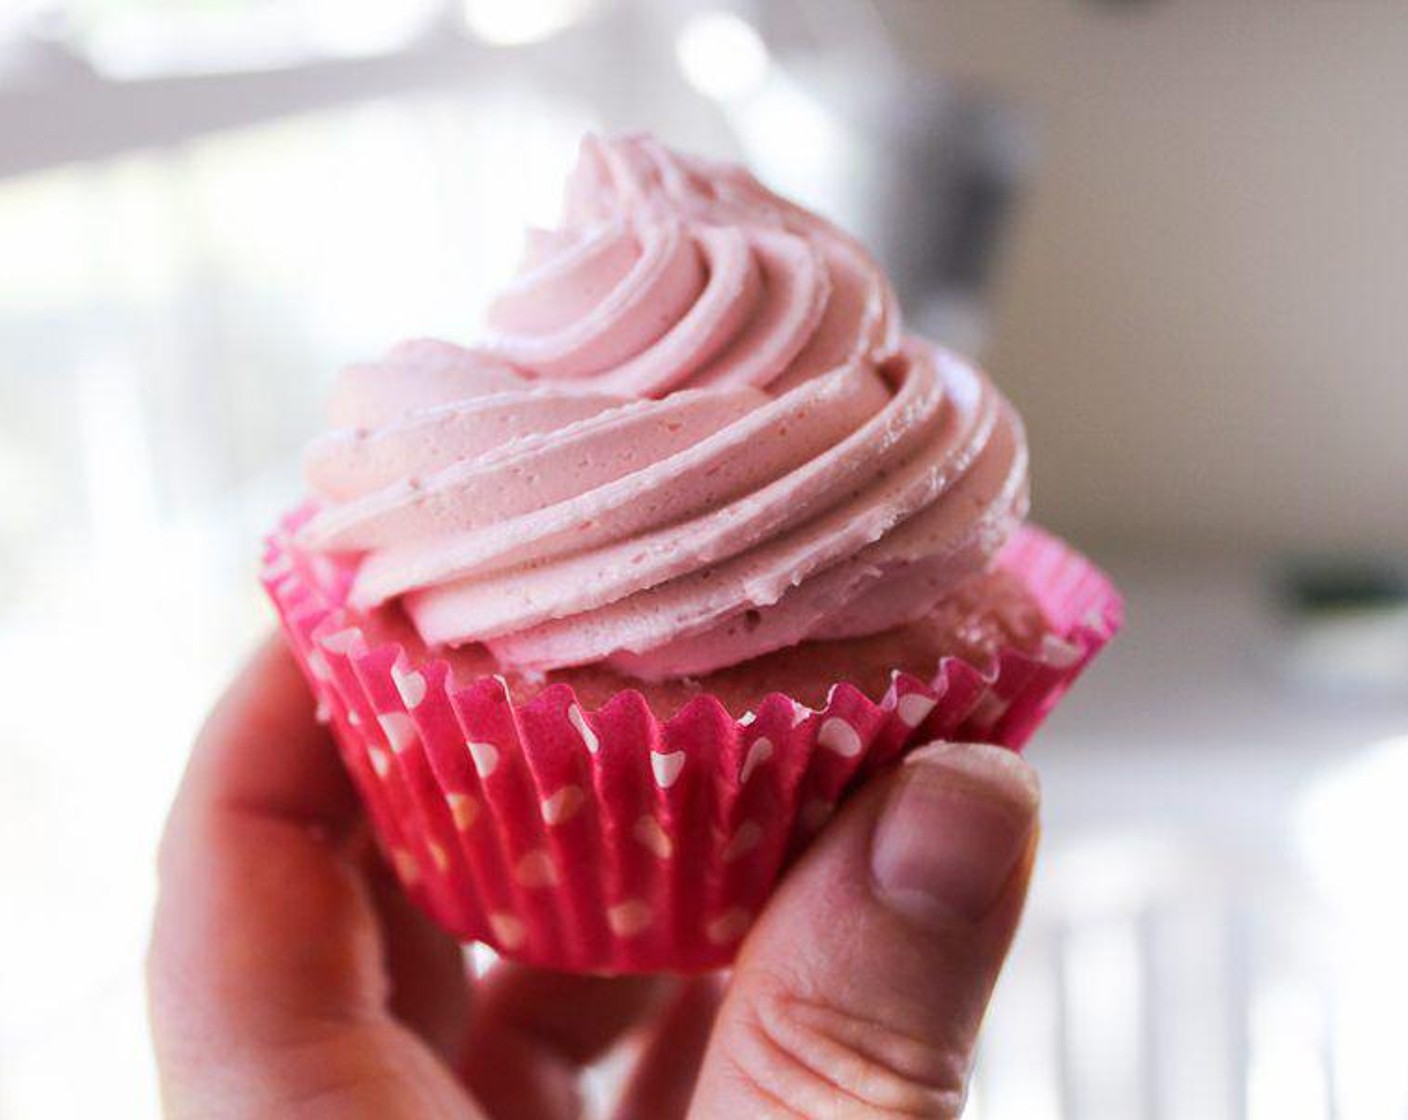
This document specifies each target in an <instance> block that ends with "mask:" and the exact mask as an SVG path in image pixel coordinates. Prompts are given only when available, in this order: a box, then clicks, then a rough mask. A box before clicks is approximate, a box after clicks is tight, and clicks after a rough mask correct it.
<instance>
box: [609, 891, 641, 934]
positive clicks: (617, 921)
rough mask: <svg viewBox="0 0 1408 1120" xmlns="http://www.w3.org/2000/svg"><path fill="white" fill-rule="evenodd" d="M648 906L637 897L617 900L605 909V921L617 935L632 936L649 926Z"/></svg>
mask: <svg viewBox="0 0 1408 1120" xmlns="http://www.w3.org/2000/svg"><path fill="white" fill-rule="evenodd" d="M651 918H652V914H651V912H650V907H649V906H648V905H646V903H644V902H642V901H641V900H640V899H638V898H632V899H627V900H626V901H625V902H618V903H617V904H616V905H615V906H612V907H610V908H609V909H608V910H607V911H606V922H607V924H608V925H609V926H610V927H611V932H612V933H614V934H615V935H616V936H617V937H634V936H635V935H636V934H638V933H641V932H642V931H643V930H645V929H647V928H648V927H649V926H650V921H651Z"/></svg>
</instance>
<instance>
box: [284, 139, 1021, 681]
mask: <svg viewBox="0 0 1408 1120" xmlns="http://www.w3.org/2000/svg"><path fill="white" fill-rule="evenodd" d="M332 414H333V420H334V423H335V424H336V425H337V429H336V430H334V431H332V432H331V433H329V434H327V435H325V436H323V437H321V438H320V439H319V440H318V441H317V442H316V443H315V444H314V445H313V447H312V448H311V449H310V452H309V455H308V463H307V470H308V478H309V482H310V485H311V487H312V489H313V492H314V494H315V495H316V496H317V498H318V499H319V501H320V509H319V511H318V513H317V515H316V516H315V517H313V518H312V520H310V521H309V522H308V524H307V525H306V526H305V527H304V529H303V530H302V534H301V541H300V543H301V544H302V545H303V546H304V547H307V548H312V549H322V550H330V551H337V552H351V553H357V554H362V560H361V563H360V566H359V568H358V572H357V578H356V582H355V584H354V587H353V591H352V602H353V604H354V605H355V606H357V607H359V608H362V609H370V608H373V607H376V606H378V605H380V604H383V603H386V602H388V601H390V600H393V599H398V598H399V599H400V601H401V603H402V604H403V605H404V607H405V608H406V610H407V612H408V613H409V615H410V617H411V619H412V620H413V621H414V623H415V625H416V627H417V629H418V630H419V631H420V633H421V635H422V637H423V638H424V639H425V640H426V641H427V642H428V643H431V644H449V645H456V644H462V643H467V642H483V643H485V644H486V645H487V646H488V647H489V649H490V650H491V651H492V652H493V653H494V655H495V656H496V657H497V658H498V660H499V661H500V663H501V664H504V665H506V666H510V667H512V668H515V669H517V670H520V671H544V670H550V669H556V668H563V667H568V666H574V665H582V664H588V663H594V662H602V661H605V662H607V663H609V664H611V665H612V666H614V667H616V668H618V669H620V670H622V671H625V672H628V673H630V674H633V675H635V676H638V677H641V678H644V679H660V678H665V677H677V676H687V675H695V674H702V673H707V672H709V671H711V670H714V669H718V668H722V667H724V666H728V665H732V664H736V663H738V662H740V661H743V660H746V659H748V658H750V657H754V656H757V655H758V654H761V653H765V652H768V651H770V650H774V649H778V648H781V647H784V646H788V645H792V644H795V643H797V642H799V641H801V640H803V639H807V638H842V637H851V636H858V635H863V634H867V633H874V632H877V631H880V630H883V629H887V628H889V627H892V626H896V625H900V624H903V623H905V622H909V621H912V620H914V619H917V618H919V617H921V616H923V615H924V614H926V613H927V612H928V611H930V610H931V609H932V608H933V607H934V605H935V604H936V603H937V602H939V601H940V600H941V599H942V598H943V597H944V596H945V594H947V593H948V592H949V591H950V590H951V589H952V588H953V587H954V586H955V584H956V583H958V582H959V581H961V580H962V579H964V578H965V577H967V576H969V575H972V574H974V573H975V572H978V571H981V570H983V569H985V568H986V567H987V566H989V565H990V563H991V562H992V560H993V558H994V556H995V555H996V553H997V551H998V549H1000V547H1001V546H1002V544H1003V543H1004V542H1005V541H1006V540H1007V538H1008V537H1009V536H1010V535H1011V534H1012V532H1013V531H1014V529H1015V528H1016V527H1017V525H1018V524H1020V522H1021V519H1022V518H1023V516H1025V513H1026V501H1027V470H1026V447H1025V443H1024V440H1023V435H1022V430H1021V425H1020V422H1019V420H1018V419H1017V416H1016V414H1015V413H1014V412H1013V410H1012V408H1011V407H1010V405H1008V404H1007V402H1006V401H1005V400H1004V399H1003V398H1002V397H1001V396H1000V395H999V394H998V393H997V391H996V390H995V389H994V388H993V386H992V385H991V383H990V382H989V381H988V380H987V379H986V378H985V377H984V376H983V375H982V374H981V373H980V372H979V371H977V370H976V369H974V368H973V367H972V366H971V365H969V364H967V363H965V362H964V361H962V360H961V359H959V358H957V357H956V356H954V355H952V354H950V353H948V352H946V351H943V350H941V349H939V348H937V347H935V346H933V345H932V344H930V343H927V342H924V341H923V340H920V339H915V338H907V337H905V336H904V335H903V334H902V333H901V329H900V320H899V315H898V313H897V310H896V306H895V300H894V296H893V294H892V292H891V290H890V287H889V285H888V283H887V282H886V280H885V277H884V275H883V274H882V273H881V271H880V269H879V268H878V267H877V266H876V264H875V263H874V261H873V260H872V259H871V258H870V257H869V256H868V255H867V254H866V253H865V251H864V250H863V249H861V247H860V246H859V245H858V244H857V243H856V242H855V241H854V240H852V239H851V238H849V237H848V236H846V235H845V234H843V233H842V232H840V231H839V230H837V229H836V228H835V227H834V226H832V225H830V224H829V223H827V222H825V221H823V220H822V219H821V218H818V217H817V216H815V215H813V214H810V213H808V212H806V211H804V210H802V209H800V208H798V207H797V206H795V205H793V204H791V203H789V202H787V201H785V200H784V199H781V198H779V197H778V196H776V195H774V194H772V193H770V192H769V191H767V190H766V189H765V188H763V187H762V186H761V185H760V184H759V183H758V182H757V181H756V180H755V179H754V178H752V176H751V175H749V174H748V173H747V172H746V171H744V170H742V169H741V168H738V167H733V166H728V165H719V164H712V163H706V162H704V161H701V160H696V159H692V158H688V157H685V156H681V155H676V154H674V153H672V152H670V151H668V150H667V149H665V148H664V147H662V146H661V145H659V144H658V143H656V142H655V141H654V140H652V139H650V138H648V137H623V138H613V139H607V140H603V139H597V138H594V137H589V138H588V139H587V140H586V141H584V143H583V147H582V154H581V159H580V161H579V164H578V167H577V169H576V171H575V172H574V173H573V175H572V178H571V180H570V182H569V186H568V192H567V202H566V206H565V211H564V216H563V221H562V225H561V228H559V229H556V230H551V231H533V232H532V233H531V234H530V236H529V244H528V251H527V255H526V258H525V261H524V265H523V268H522V271H521V273H520V274H519V276H518V277H517V278H516V279H515V280H514V281H513V282H512V283H511V284H510V285H509V286H508V288H507V289H506V290H505V291H504V292H503V293H502V294H501V295H500V296H499V298H498V299H497V300H495V301H494V303H493V305H492V307H491V309H490V313H489V331H488V333H487V335H486V336H485V337H484V339H483V340H482V341H481V342H480V344H479V345H478V346H477V347H475V348H474V349H464V348H461V347H458V346H453V345H450V344H448V343H443V342H430V341H422V342H411V343H403V344H401V345H400V346H398V347H396V348H395V349H393V350H392V351H391V353H390V354H388V355H387V356H386V358H384V359H383V360H382V361H381V362H379V363H375V364H372V365H366V366H355V367H352V368H350V369H347V370H345V371H343V374H342V376H341V379H340V381H339V383H338V386H337V389H336V392H335V394H334V399H333V403H332Z"/></svg>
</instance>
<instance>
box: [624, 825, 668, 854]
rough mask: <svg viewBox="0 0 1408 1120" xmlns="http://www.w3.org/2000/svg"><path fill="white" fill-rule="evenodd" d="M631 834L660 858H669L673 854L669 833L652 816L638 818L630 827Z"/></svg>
mask: <svg viewBox="0 0 1408 1120" xmlns="http://www.w3.org/2000/svg"><path fill="white" fill-rule="evenodd" d="M631 835H632V836H634V837H635V838H636V840H637V841H638V842H639V843H640V844H642V845H643V846H644V847H646V848H649V849H650V850H651V851H652V852H654V853H655V854H656V855H657V856H659V857H660V858H661V859H669V858H670V857H671V856H672V855H674V854H675V842H674V841H673V840H671V839H670V834H669V833H668V832H666V831H665V827H664V825H662V824H661V823H660V822H659V821H657V820H656V819H655V818H654V817H651V816H644V817H641V818H639V819H638V820H637V821H636V823H635V827H633V828H632V829H631Z"/></svg>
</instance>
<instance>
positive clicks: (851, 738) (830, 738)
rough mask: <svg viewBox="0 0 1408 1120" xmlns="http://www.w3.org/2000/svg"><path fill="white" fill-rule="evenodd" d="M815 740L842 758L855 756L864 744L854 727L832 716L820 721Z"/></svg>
mask: <svg viewBox="0 0 1408 1120" xmlns="http://www.w3.org/2000/svg"><path fill="white" fill-rule="evenodd" d="M816 741H817V744H818V745H819V746H823V747H825V748H826V749H827V750H829V751H835V752H836V753H837V754H839V755H840V756H841V757H842V758H855V757H856V755H858V754H860V752H861V750H862V749H863V748H864V746H865V744H864V743H862V742H861V740H860V736H859V735H858V734H857V733H856V729H855V728H854V727H852V726H851V725H850V724H849V723H847V722H846V721H845V720H843V719H838V718H836V717H834V716H833V717H832V718H831V719H828V720H826V721H824V722H823V723H822V725H821V730H820V731H818V732H817V733H816Z"/></svg>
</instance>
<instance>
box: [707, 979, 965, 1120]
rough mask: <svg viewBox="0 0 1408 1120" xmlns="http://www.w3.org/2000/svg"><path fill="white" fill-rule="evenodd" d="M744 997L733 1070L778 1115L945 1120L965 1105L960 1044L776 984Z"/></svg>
mask: <svg viewBox="0 0 1408 1120" xmlns="http://www.w3.org/2000/svg"><path fill="white" fill-rule="evenodd" d="M743 1003H744V1006H743V1007H742V1008H741V1009H740V1011H741V1014H740V1023H741V1025H742V1027H743V1029H742V1030H740V1031H739V1032H737V1035H736V1036H735V1043H734V1045H733V1046H732V1052H731V1053H730V1054H729V1056H728V1057H729V1062H730V1065H731V1067H732V1072H733V1074H734V1076H735V1077H736V1078H737V1079H738V1080H739V1081H740V1082H743V1083H744V1084H745V1085H746V1087H747V1088H748V1090H749V1091H750V1092H751V1093H752V1094H753V1095H754V1096H756V1097H757V1098H758V1099H759V1100H761V1101H764V1102H768V1103H769V1104H770V1105H771V1106H772V1107H773V1108H774V1109H775V1110H776V1111H775V1114H776V1115H778V1116H787V1117H804V1118H806V1120H813V1118H817V1120H823V1118H824V1120H872V1118H877V1120H878V1118H879V1117H914V1118H916V1120H951V1118H955V1117H958V1116H959V1115H960V1114H961V1113H962V1111H963V1104H964V1099H965V1096H966V1091H967V1080H968V1060H967V1057H966V1047H964V1046H962V1045H961V1044H954V1043H950V1042H947V1041H942V1040H939V1041H935V1040H931V1039H928V1038H924V1037H920V1036H917V1035H914V1034H910V1033H906V1032H905V1031H902V1030H898V1029H896V1028H894V1027H893V1026H890V1025H888V1024H886V1023H885V1022H884V1021H882V1020H881V1019H880V1018H878V1017H876V1016H874V1015H871V1014H860V1013H857V1012H855V1011H852V1010H849V1009H846V1008H844V1007H839V1006H836V1005H835V1004H834V1002H830V1001H827V1000H825V999H818V998H809V997H802V996H799V995H797V994H796V992H795V991H794V990H792V989H791V988H790V987H789V986H787V985H786V984H782V983H767V984H759V985H755V986H753V989H752V991H751V992H750V993H749V994H748V995H747V996H746V997H744V1000H743ZM772 1114H774V1113H769V1115H772Z"/></svg>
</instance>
